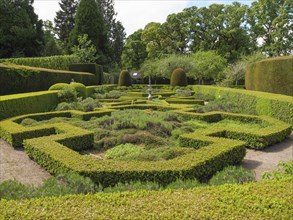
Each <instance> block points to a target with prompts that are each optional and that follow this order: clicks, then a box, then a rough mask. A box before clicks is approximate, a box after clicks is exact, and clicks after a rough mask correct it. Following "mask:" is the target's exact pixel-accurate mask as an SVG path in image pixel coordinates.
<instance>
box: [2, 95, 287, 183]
mask: <svg viewBox="0 0 293 220" xmlns="http://www.w3.org/2000/svg"><path fill="white" fill-rule="evenodd" d="M130 94H131V95H129V96H128V98H125V97H124V98H122V99H119V101H118V100H111V99H104V100H102V99H101V100H100V101H101V102H102V103H106V106H105V107H104V108H97V109H95V111H92V112H81V111H77V110H68V111H57V112H46V113H33V114H25V115H21V116H17V117H13V118H9V119H5V120H3V121H1V124H0V137H1V138H3V139H4V140H6V141H7V142H8V143H9V144H11V145H12V146H13V147H22V146H23V147H24V148H25V151H26V153H27V154H28V156H29V157H30V158H31V159H32V160H34V161H36V162H37V163H38V164H40V165H41V166H42V167H43V168H44V169H46V170H47V171H49V172H50V173H52V174H57V173H60V172H64V171H65V172H66V171H74V172H77V173H79V174H81V175H83V176H88V177H90V178H91V179H92V180H94V181H95V182H96V183H98V184H101V185H103V186H109V185H114V184H116V183H118V182H130V181H136V180H140V181H155V182H158V183H160V184H162V185H165V184H168V183H170V182H172V181H175V180H176V179H178V178H181V179H188V178H197V179H199V180H206V179H207V178H209V177H210V176H212V175H213V174H214V173H215V172H217V171H219V170H221V169H223V168H224V167H225V166H228V165H232V164H237V163H239V162H241V161H242V159H243V158H244V156H245V154H246V147H248V148H253V149H256V150H259V149H263V148H265V147H268V146H270V145H273V144H275V143H278V142H281V141H282V140H284V139H285V138H286V137H287V136H288V135H290V133H291V130H292V126H291V125H290V124H288V123H286V122H283V121H280V120H278V119H275V118H272V117H269V116H265V115H262V116H257V115H247V114H235V113H227V112H208V113H195V111H194V108H193V106H194V105H195V104H203V101H202V100H195V99H192V98H186V97H185V98H175V97H167V98H166V99H165V100H164V101H161V102H158V103H156V102H149V101H146V100H140V101H137V100H139V99H138V98H134V96H133V95H134V94H135V92H132V93H130ZM135 97H137V96H135ZM168 101H169V103H168ZM123 109H152V111H161V112H166V113H173V114H177V115H179V116H180V117H182V118H184V120H201V121H203V122H206V123H208V124H209V125H211V126H209V127H207V128H202V129H196V130H195V131H193V132H190V133H186V134H181V135H180V136H179V146H180V147H181V148H190V149H192V150H190V151H188V153H186V154H182V155H179V156H177V157H175V158H172V159H169V160H162V161H135V160H133V161H121V160H112V159H98V158H95V157H92V156H90V155H84V154H81V153H80V151H82V150H87V149H91V148H92V147H93V144H94V134H93V132H91V131H89V130H85V129H83V128H80V127H76V126H73V125H70V124H67V123H63V122H62V123H53V124H45V125H38V126H32V127H26V126H23V125H21V124H20V123H21V121H22V120H23V119H26V118H30V119H34V120H37V121H42V120H48V119H51V118H55V117H65V118H78V119H81V120H84V121H87V120H90V119H91V118H92V117H96V118H99V117H102V116H105V115H111V114H112V113H113V112H117V111H121V110H123ZM223 120H230V121H235V122H238V124H239V123H240V125H238V126H233V124H232V125H231V124H227V125H225V126H223V124H221V123H220V122H222V121H223ZM249 123H253V124H257V125H259V126H260V127H259V129H256V130H253V131H252V130H249V129H246V128H245V127H242V126H241V124H249Z"/></svg>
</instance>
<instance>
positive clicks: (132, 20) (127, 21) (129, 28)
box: [34, 0, 252, 35]
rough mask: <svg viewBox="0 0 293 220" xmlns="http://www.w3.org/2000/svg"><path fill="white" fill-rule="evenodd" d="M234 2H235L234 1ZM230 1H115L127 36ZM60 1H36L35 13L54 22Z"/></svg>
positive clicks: (245, 1)
mask: <svg viewBox="0 0 293 220" xmlns="http://www.w3.org/2000/svg"><path fill="white" fill-rule="evenodd" d="M233 1H234V0H233ZM233 1H229V0H224V1H223V0H114V3H115V5H114V7H115V11H116V12H117V13H118V16H117V19H118V20H120V21H121V22H122V24H123V26H124V28H125V31H126V33H127V35H130V34H132V33H133V32H134V31H136V30H138V29H140V28H144V27H145V25H146V24H148V23H149V22H153V21H154V22H160V23H163V22H164V21H165V20H166V18H167V16H168V15H169V14H172V13H178V12H181V11H182V10H183V9H184V8H187V7H190V6H192V5H196V6H197V7H202V6H207V5H209V4H212V3H226V4H229V3H231V2H233ZM251 1H252V0H242V1H240V2H242V3H250V2H251ZM58 2H60V0H35V1H34V8H35V12H36V13H37V14H38V15H39V18H40V19H42V20H50V21H53V20H54V17H55V16H56V12H57V11H58V10H60V8H59V4H58Z"/></svg>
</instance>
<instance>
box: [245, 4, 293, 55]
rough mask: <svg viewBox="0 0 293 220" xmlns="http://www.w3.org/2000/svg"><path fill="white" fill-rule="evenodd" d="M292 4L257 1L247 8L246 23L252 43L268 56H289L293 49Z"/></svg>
mask: <svg viewBox="0 0 293 220" xmlns="http://www.w3.org/2000/svg"><path fill="white" fill-rule="evenodd" d="M292 8H293V2H292V1H291V0H259V1H256V2H253V3H252V5H251V7H250V8H249V13H248V23H249V24H250V26H251V28H250V35H251V39H252V40H253V41H254V42H260V49H261V51H262V52H265V53H266V54H268V55H269V56H278V55H289V54H290V53H291V52H292V48H293V37H292V30H293V22H292V21H293V13H292Z"/></svg>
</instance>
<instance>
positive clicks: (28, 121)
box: [20, 118, 37, 126]
mask: <svg viewBox="0 0 293 220" xmlns="http://www.w3.org/2000/svg"><path fill="white" fill-rule="evenodd" d="M36 122H37V121H36V120H34V119H32V118H25V119H23V120H22V121H21V123H20V124H21V125H23V126H29V125H32V124H35V123H36Z"/></svg>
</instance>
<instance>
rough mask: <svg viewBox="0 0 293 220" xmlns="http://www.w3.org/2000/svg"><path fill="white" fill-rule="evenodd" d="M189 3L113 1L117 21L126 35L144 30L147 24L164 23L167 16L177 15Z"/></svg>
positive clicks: (142, 0) (144, 0) (141, 0)
mask: <svg viewBox="0 0 293 220" xmlns="http://www.w3.org/2000/svg"><path fill="white" fill-rule="evenodd" d="M188 2H189V1H184V0H182V1H149V0H140V1H119V0H117V1H115V5H114V7H115V11H116V12H118V15H117V19H118V20H120V21H121V22H122V24H123V26H124V28H125V31H126V33H127V35H130V34H132V33H133V32H134V31H136V30H138V29H140V28H144V27H145V25H146V24H148V23H149V22H160V23H162V22H164V21H165V20H166V18H167V16H168V15H169V14H172V13H178V12H180V11H182V10H183V9H184V8H186V7H187V6H188Z"/></svg>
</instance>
